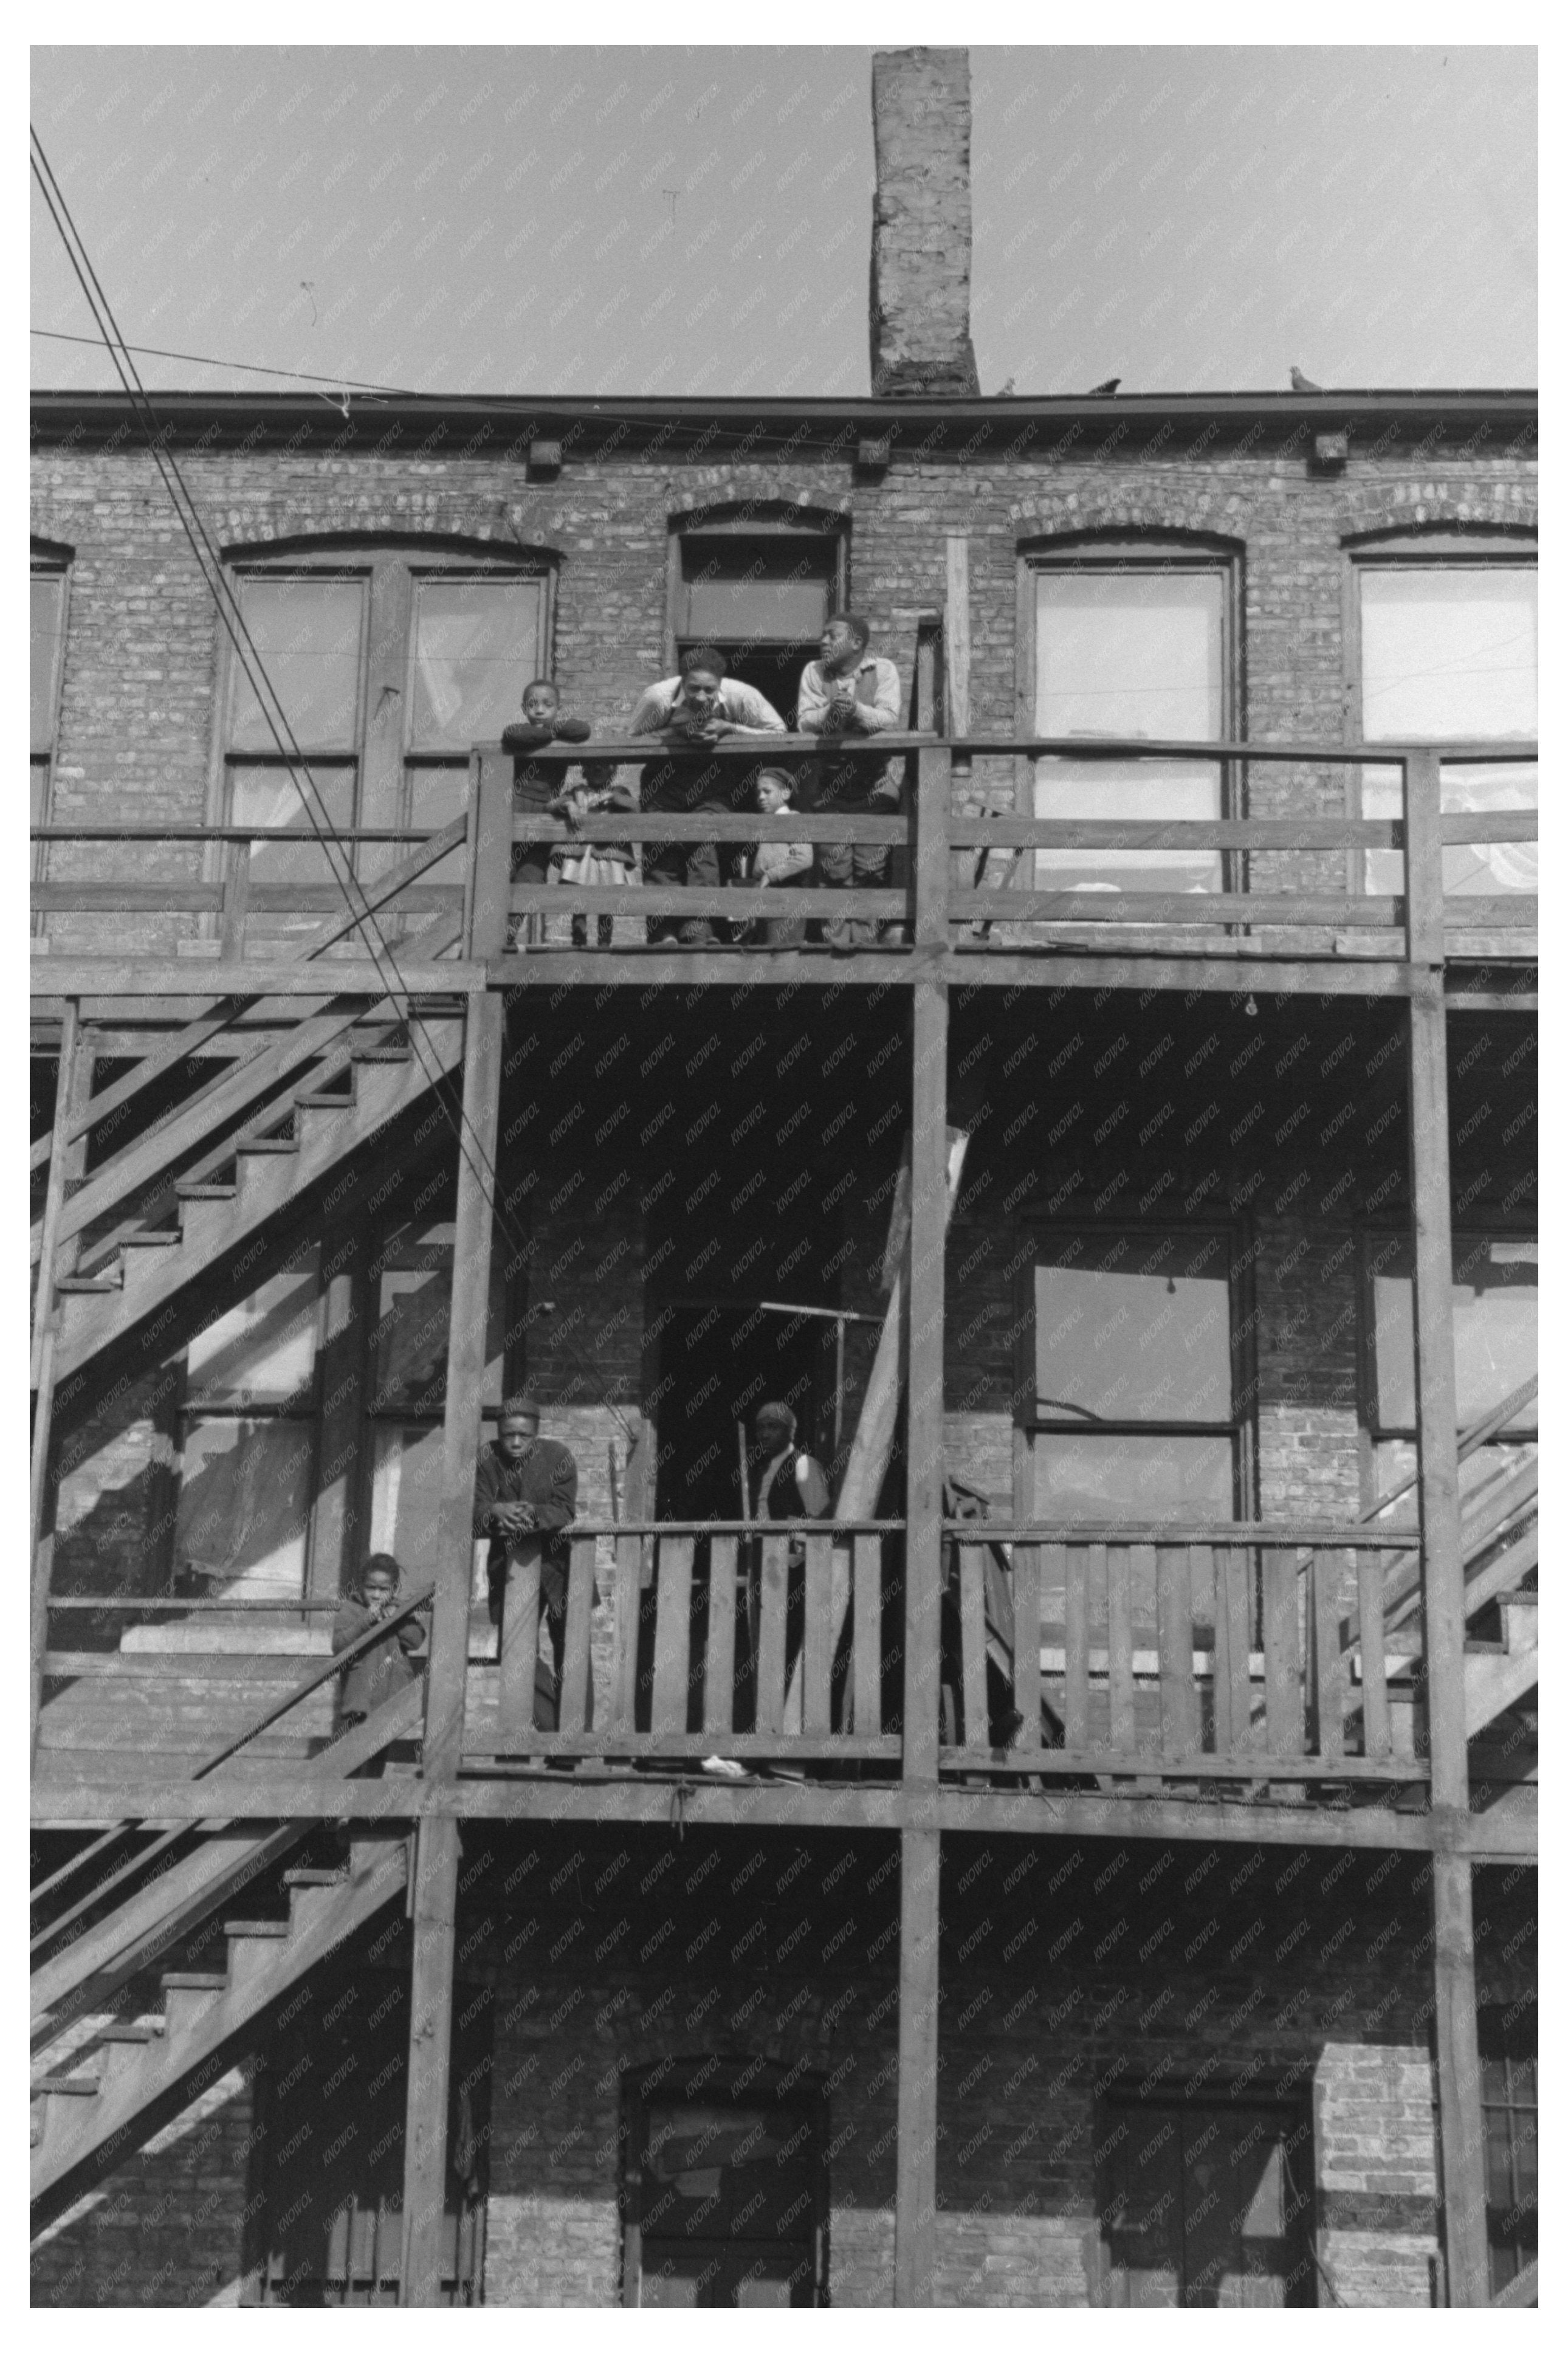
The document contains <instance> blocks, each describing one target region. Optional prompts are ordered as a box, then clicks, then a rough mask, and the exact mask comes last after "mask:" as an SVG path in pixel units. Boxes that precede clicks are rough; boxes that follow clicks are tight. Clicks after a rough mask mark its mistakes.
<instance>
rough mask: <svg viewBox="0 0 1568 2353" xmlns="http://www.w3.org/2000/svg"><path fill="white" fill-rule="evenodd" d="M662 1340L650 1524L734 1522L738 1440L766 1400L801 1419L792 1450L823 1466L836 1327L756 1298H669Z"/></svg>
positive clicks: (829, 1447)
mask: <svg viewBox="0 0 1568 2353" xmlns="http://www.w3.org/2000/svg"><path fill="white" fill-rule="evenodd" d="M650 1322H651V1324H653V1326H654V1328H655V1329H656V1330H657V1331H658V1339H657V1340H656V1342H655V1344H654V1346H655V1352H656V1354H655V1362H654V1363H653V1365H652V1366H650V1367H649V1371H650V1374H651V1377H652V1393H653V1395H654V1396H655V1397H656V1398H658V1477H657V1481H656V1485H655V1497H654V1515H655V1517H656V1518H658V1519H661V1520H736V1519H741V1518H743V1517H744V1516H745V1515H746V1514H745V1512H744V1509H743V1506H742V1497H741V1468H740V1447H741V1441H740V1439H739V1437H738V1435H737V1427H738V1425H739V1424H741V1423H742V1422H743V1423H744V1424H745V1426H746V1435H747V1438H748V1440H749V1439H750V1436H751V1422H752V1415H753V1414H754V1413H755V1412H756V1409H757V1408H758V1406H759V1405H761V1404H763V1401H764V1400H770V1399H773V1398H778V1399H781V1400H782V1401H783V1402H784V1404H785V1405H787V1406H789V1407H790V1408H791V1409H792V1410H793V1412H794V1414H795V1437H796V1442H797V1443H798V1444H799V1445H801V1446H804V1447H805V1450H806V1451H807V1453H810V1454H815V1455H816V1458H817V1460H818V1461H829V1460H830V1459H831V1456H832V1451H833V1411H834V1381H835V1372H836V1340H835V1326H834V1324H833V1322H832V1320H831V1318H830V1317H827V1316H823V1315H804V1314H802V1315H789V1314H779V1313H778V1312H777V1311H776V1309H775V1308H774V1307H772V1306H770V1305H768V1304H766V1303H763V1301H762V1300H758V1299H690V1298H677V1299H668V1300H665V1301H663V1302H661V1303H660V1304H659V1305H658V1308H657V1309H654V1310H653V1311H652V1313H651V1314H650Z"/></svg>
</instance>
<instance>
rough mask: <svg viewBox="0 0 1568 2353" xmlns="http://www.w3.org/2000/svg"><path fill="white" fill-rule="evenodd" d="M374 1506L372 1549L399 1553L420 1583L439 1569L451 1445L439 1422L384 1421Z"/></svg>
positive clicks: (379, 1439) (410, 1574)
mask: <svg viewBox="0 0 1568 2353" xmlns="http://www.w3.org/2000/svg"><path fill="white" fill-rule="evenodd" d="M374 1436H375V1456H374V1481H373V1486H372V1493H371V1506H370V1548H371V1550H372V1551H373V1552H390V1553H395V1554H396V1556H397V1558H398V1560H399V1561H400V1562H401V1564H402V1567H403V1571H404V1575H405V1577H409V1578H410V1580H411V1581H412V1582H414V1583H416V1584H418V1583H422V1582H423V1581H424V1579H425V1578H426V1577H433V1576H434V1575H435V1572H436V1561H437V1552H436V1531H437V1520H438V1518H439V1514H440V1509H441V1459H442V1450H443V1447H444V1445H445V1443H446V1440H445V1435H444V1432H443V1430H442V1427H441V1424H440V1423H439V1422H438V1421H437V1422H421V1423H418V1424H413V1423H401V1422H393V1423H385V1422H383V1423H378V1424H377V1425H376V1428H375V1433H374Z"/></svg>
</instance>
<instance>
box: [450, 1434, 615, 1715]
mask: <svg viewBox="0 0 1568 2353" xmlns="http://www.w3.org/2000/svg"><path fill="white" fill-rule="evenodd" d="M576 1516H577V1465H576V1462H575V1461H574V1459H573V1456H572V1454H571V1451H570V1450H569V1449H568V1448H566V1447H564V1446H563V1445H562V1443H561V1441H560V1440H559V1439H554V1438H541V1436H540V1435H539V1408H538V1406H537V1405H536V1404H535V1403H534V1401H533V1399H532V1398H530V1397H510V1398H504V1399H503V1400H502V1403H501V1409H500V1425H499V1428H498V1430H497V1434H496V1436H495V1438H494V1439H493V1440H492V1441H491V1442H490V1444H489V1445H488V1446H487V1447H486V1448H485V1449H484V1451H483V1452H482V1453H481V1454H480V1456H479V1469H478V1471H477V1472H476V1475H475V1479H474V1534H475V1535H476V1536H487V1535H488V1536H489V1540H490V1548H489V1559H488V1561H487V1563H486V1568H487V1572H488V1575H489V1597H490V1618H491V1620H492V1621H493V1623H494V1624H496V1625H497V1626H499V1625H500V1623H501V1621H502V1619H503V1616H504V1614H505V1609H506V1588H507V1577H508V1572H509V1568H510V1564H511V1563H512V1562H514V1561H519V1560H526V1559H527V1558H528V1556H529V1552H530V1550H532V1552H533V1554H534V1556H535V1557H536V1558H537V1559H538V1562H539V1599H540V1607H541V1609H542V1612H543V1617H544V1623H545V1626H546V1629H547V1630H548V1632H549V1635H550V1648H551V1651H552V1655H553V1657H554V1662H555V1671H554V1673H553V1675H550V1674H549V1673H548V1672H547V1671H546V1670H545V1669H544V1668H543V1666H542V1665H541V1672H540V1676H539V1679H538V1682H537V1684H536V1688H535V1696H534V1711H533V1720H534V1725H535V1727H536V1728H537V1729H539V1730H542V1731H553V1729H554V1727H555V1725H556V1723H557V1721H558V1720H559V1714H560V1695H561V1662H562V1658H563V1653H564V1650H565V1645H566V1577H567V1572H568V1569H569V1567H570V1565H571V1547H570V1546H569V1545H568V1544H567V1542H566V1540H565V1537H564V1536H563V1534H562V1531H563V1529H565V1528H567V1527H569V1526H570V1525H571V1524H572V1522H573V1521H574V1519H575V1517H576ZM546 1686H548V1689H547V1688H546ZM585 1721H586V1723H587V1724H588V1725H590V1726H591V1725H592V1724H593V1721H594V1686H593V1681H592V1678H590V1680H589V1684H588V1694H587V1715H586V1718H585Z"/></svg>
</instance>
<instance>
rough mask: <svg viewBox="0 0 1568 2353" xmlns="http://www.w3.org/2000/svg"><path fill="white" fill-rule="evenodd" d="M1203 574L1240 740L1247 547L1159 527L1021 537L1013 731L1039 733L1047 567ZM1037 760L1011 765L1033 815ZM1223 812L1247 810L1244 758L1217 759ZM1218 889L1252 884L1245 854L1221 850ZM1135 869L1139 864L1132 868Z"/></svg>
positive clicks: (1227, 717) (1228, 707) (1231, 723)
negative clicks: (1042, 580) (1040, 622)
mask: <svg viewBox="0 0 1568 2353" xmlns="http://www.w3.org/2000/svg"><path fill="white" fill-rule="evenodd" d="M1117 571H1122V572H1139V573H1146V574H1152V573H1159V572H1200V573H1205V574H1208V575H1211V576H1217V577H1218V578H1219V579H1220V582H1221V585H1222V590H1223V593H1222V595H1221V598H1220V691H1219V703H1220V712H1219V717H1220V736H1221V739H1222V740H1224V741H1228V742H1231V743H1239V742H1240V741H1241V739H1242V737H1243V736H1244V734H1245V733H1246V725H1247V722H1246V712H1247V691H1246V688H1247V681H1246V645H1247V632H1246V552H1245V549H1244V548H1243V547H1242V546H1241V545H1240V544H1239V543H1237V542H1236V541H1233V540H1228V539H1224V538H1221V537H1219V536H1217V535H1215V534H1210V533H1203V532H1184V531H1173V532H1164V531H1161V530H1158V529H1150V530H1145V531H1133V530H1129V531H1105V530H1096V531H1089V532H1072V533H1053V534H1051V535H1050V536H1049V537H1047V538H1035V539H1027V540H1022V541H1020V542H1019V544H1018V552H1017V583H1016V599H1017V601H1016V619H1015V646H1016V694H1015V700H1014V732H1015V733H1016V735H1017V736H1018V737H1019V739H1020V740H1021V741H1027V740H1028V739H1029V738H1031V737H1032V736H1033V735H1034V733H1035V732H1036V729H1035V695H1036V689H1037V682H1038V646H1037V631H1036V616H1037V599H1036V591H1035V582H1036V580H1037V578H1038V576H1039V575H1040V574H1041V573H1043V572H1051V573H1057V574H1065V575H1072V574H1074V573H1080V574H1081V573H1086V572H1102V573H1107V572H1108V573H1115V572H1117ZM1036 765H1037V764H1036V762H1035V761H1034V760H1033V759H1031V758H1030V757H1029V756H1028V755H1027V754H1024V753H1020V754H1018V755H1017V758H1016V763H1015V767H1014V779H1013V786H1014V806H1015V807H1016V808H1017V809H1018V810H1019V811H1020V813H1022V814H1024V815H1029V814H1031V813H1032V812H1033V809H1034V806H1035V789H1034V788H1035V770H1036ZM1215 765H1216V766H1217V768H1218V769H1219V815H1220V817H1221V818H1242V817H1245V816H1246V814H1247V807H1246V803H1247V775H1246V768H1245V765H1244V763H1242V762H1240V761H1237V760H1219V761H1216V762H1215ZM1219 860H1220V866H1219V872H1220V882H1219V888H1220V890H1221V892H1226V893H1234V892H1244V891H1246V890H1247V887H1248V881H1247V854H1246V852H1245V851H1243V850H1234V849H1226V850H1221V852H1220V853H1219ZM1134 871H1136V870H1134Z"/></svg>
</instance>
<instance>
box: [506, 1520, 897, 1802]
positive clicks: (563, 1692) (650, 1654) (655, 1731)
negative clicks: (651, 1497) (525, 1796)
mask: <svg viewBox="0 0 1568 2353" xmlns="http://www.w3.org/2000/svg"><path fill="white" fill-rule="evenodd" d="M897 1533H898V1524H896V1523H892V1522H889V1521H859V1522H855V1523H853V1524H850V1525H842V1526H835V1527H833V1528H829V1529H825V1528H823V1527H822V1526H821V1525H820V1524H814V1523H807V1522H802V1523H800V1524H799V1525H794V1524H791V1523H774V1524H772V1525H771V1527H770V1530H769V1532H768V1533H767V1534H765V1535H764V1534H763V1533H762V1532H761V1531H760V1530H759V1529H758V1528H757V1526H756V1525H755V1524H754V1523H752V1524H747V1523H745V1522H742V1521H690V1522H685V1523H680V1522H671V1521H662V1522H658V1523H655V1522H651V1521H645V1522H638V1523H636V1524H628V1523H622V1524H620V1525H595V1524H588V1523H581V1522H580V1523H578V1524H577V1525H575V1526H574V1528H573V1529H572V1531H571V1534H570V1536H569V1537H568V1538H567V1539H565V1540H564V1542H563V1550H564V1551H565V1553H566V1554H567V1556H568V1558H569V1564H570V1565H569V1568H568V1571H567V1575H566V1578H565V1588H566V1599H565V1604H564V1609H563V1612H562V1616H563V1621H564V1622H563V1630H562V1633H561V1649H562V1660H561V1673H560V1683H559V1694H558V1697H557V1696H555V1695H554V1694H552V1689H551V1686H552V1682H553V1672H552V1667H551V1666H549V1665H545V1666H542V1665H541V1663H540V1662H541V1657H542V1654H543V1656H544V1657H545V1659H546V1660H548V1659H549V1658H550V1656H551V1649H552V1645H551V1641H550V1639H549V1630H547V1631H546V1640H545V1641H544V1643H543V1644H542V1643H541V1639H540V1631H541V1630H540V1620H541V1590H540V1587H541V1557H540V1549H539V1547H538V1546H532V1545H531V1546H525V1547H522V1548H521V1551H520V1553H519V1555H518V1556H515V1557H514V1558H513V1559H512V1560H511V1562H510V1565H509V1569H508V1580H507V1591H506V1604H505V1609H504V1613H503V1618H502V1625H501V1641H500V1660H499V1663H498V1665H497V1667H496V1668H495V1669H494V1670H492V1671H490V1673H489V1676H484V1675H482V1674H481V1673H480V1672H478V1671H476V1670H473V1669H470V1671H469V1704H468V1728H467V1733H466V1736H465V1741H464V1763H465V1767H467V1768H468V1769H470V1770H472V1769H476V1768H477V1769H484V1768H486V1767H498V1766H505V1765H506V1764H508V1763H517V1762H521V1761H522V1760H525V1759H531V1760H538V1759H541V1758H549V1757H557V1758H558V1757H608V1758H647V1757H658V1758H663V1759H665V1760H668V1761H670V1762H680V1761H682V1760H690V1761H691V1762H693V1763H698V1762H700V1760H701V1759H703V1758H705V1757H724V1758H729V1759H733V1760H735V1761H737V1762H745V1761H748V1760H757V1761H764V1760H767V1759H770V1758H771V1759H775V1760H784V1759H786V1758H795V1759H801V1760H805V1759H813V1760H816V1761H818V1762H826V1761H828V1760H831V1759H835V1758H839V1759H844V1760H846V1761H849V1760H857V1761H859V1762H862V1763H864V1762H868V1761H870V1760H873V1759H882V1760H884V1761H886V1762H887V1763H888V1764H889V1765H896V1762H897V1759H898V1758H899V1757H900V1752H901V1742H900V1737H899V1736H898V1734H897V1732H895V1731H892V1730H885V1729H884V1722H883V1668H884V1657H883V1599H884V1585H883V1543H884V1538H885V1537H888V1536H889V1535H896V1534H897ZM601 1542H605V1543H607V1544H613V1546H614V1558H615V1581H614V1605H613V1607H614V1615H613V1631H612V1635H611V1641H610V1642H609V1645H608V1647H607V1655H605V1650H604V1646H601V1657H600V1659H599V1661H598V1662H595V1657H594V1642H593V1630H594V1629H593V1613H594V1607H595V1594H596V1588H595V1557H596V1555H597V1553H598V1550H599V1546H600V1544H601ZM890 1616H892V1618H893V1619H894V1622H901V1607H900V1609H898V1610H897V1611H893V1612H890ZM893 1663H894V1664H895V1665H896V1661H895V1662H893ZM895 1682H896V1683H897V1687H898V1689H899V1691H900V1695H901V1688H902V1679H901V1675H896V1676H895ZM487 1686H488V1687H487ZM932 1696H933V1704H934V1694H933V1695H932ZM557 1719H558V1720H557Z"/></svg>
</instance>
